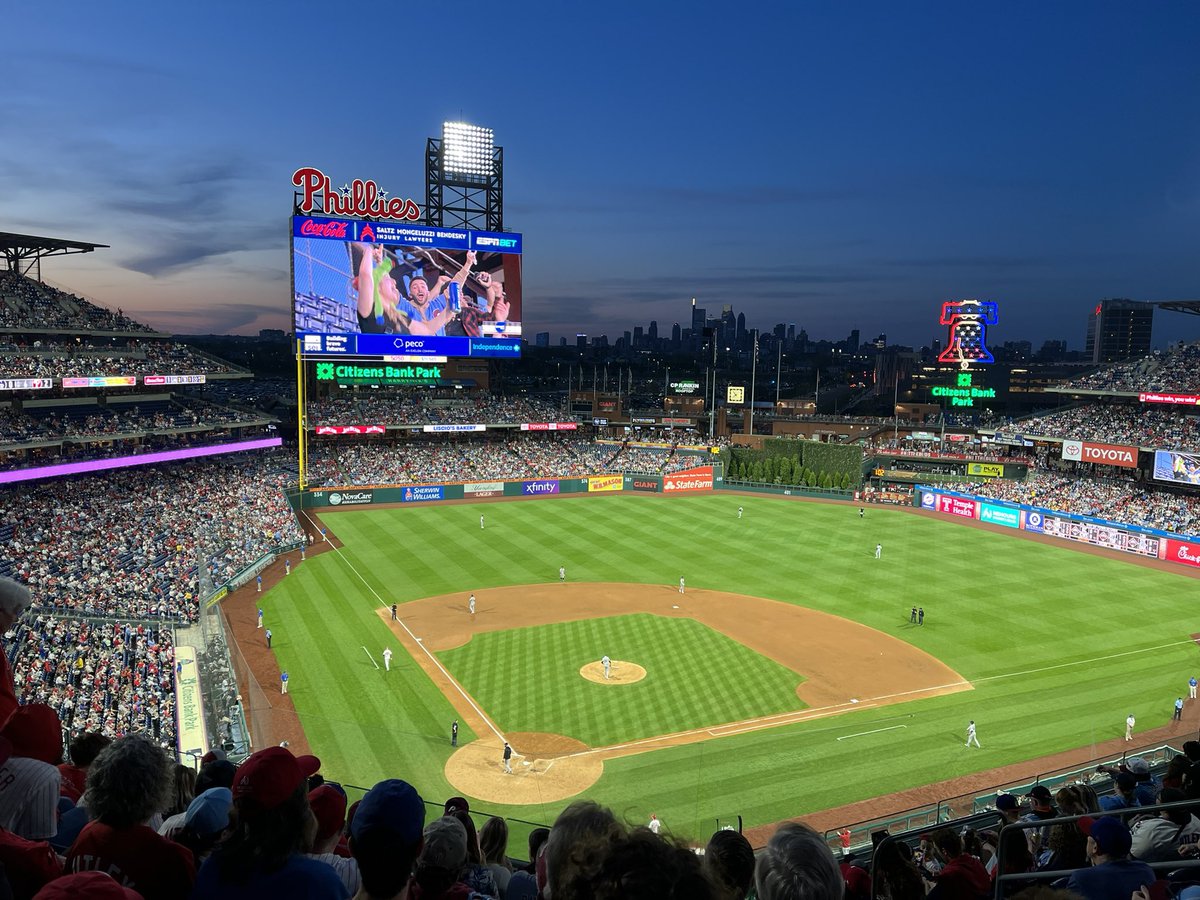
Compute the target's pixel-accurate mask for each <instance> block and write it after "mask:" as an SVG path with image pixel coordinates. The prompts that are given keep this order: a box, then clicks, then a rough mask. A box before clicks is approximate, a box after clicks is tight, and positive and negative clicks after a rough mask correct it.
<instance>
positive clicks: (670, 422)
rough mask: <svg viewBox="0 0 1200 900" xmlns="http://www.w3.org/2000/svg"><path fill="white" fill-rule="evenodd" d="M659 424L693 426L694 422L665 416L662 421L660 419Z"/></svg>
mask: <svg viewBox="0 0 1200 900" xmlns="http://www.w3.org/2000/svg"><path fill="white" fill-rule="evenodd" d="M659 423H660V424H662V425H691V424H692V420H691V419H681V418H678V417H671V416H663V417H662V418H661V419H659Z"/></svg>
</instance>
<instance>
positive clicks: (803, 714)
mask: <svg viewBox="0 0 1200 900" xmlns="http://www.w3.org/2000/svg"><path fill="white" fill-rule="evenodd" d="M470 593H471V592H469V591H463V592H459V593H454V594H445V595H442V596H439V597H427V598H425V599H423V600H416V601H413V602H411V603H406V604H404V605H403V606H402V607H401V612H402V615H401V621H400V622H392V621H390V619H391V613H390V611H389V610H388V609H386V608H380V609H379V610H378V613H379V616H380V618H381V619H382V620H383V621H384V622H386V623H387V624H388V626H389V627H390V628H391V629H392V631H393V633H394V634H395V635H396V637H397V639H398V640H399V641H400V643H401V644H403V645H404V646H405V648H406V649H407V650H408V651H409V652H410V653H411V654H412V656H413V658H414V659H416V661H417V662H418V664H419V665H420V666H421V667H422V668H423V669H424V671H425V672H426V674H428V675H429V677H430V678H431V679H432V680H433V681H434V683H435V684H437V685H438V686H439V687H440V688H441V690H442V691H443V692H444V693H445V695H446V697H447V698H448V699H449V700H450V702H451V704H452V705H453V706H454V708H455V710H456V711H457V712H458V714H459V717H460V718H461V719H462V720H463V721H465V722H466V723H467V724H468V725H470V727H471V729H472V731H474V732H475V733H476V734H478V735H480V736H481V738H480V739H479V740H477V741H473V742H472V743H470V744H468V745H466V746H463V747H460V748H459V749H458V751H456V752H455V754H454V755H453V756H451V758H450V760H449V761H448V762H447V764H446V770H445V774H446V778H447V780H448V781H449V782H450V783H451V784H453V785H454V786H455V787H456V788H458V789H459V790H461V791H463V793H464V794H466V795H467V796H472V797H476V798H478V799H481V800H490V801H493V802H504V803H518V804H519V803H546V802H554V801H558V800H565V799H567V798H568V797H572V796H574V795H576V794H578V793H580V792H582V791H585V790H587V789H588V788H589V787H591V786H592V785H593V784H595V782H596V781H597V780H599V778H600V776H601V775H602V774H603V771H604V766H603V763H604V760H606V759H613V758H616V757H620V756H628V755H632V754H636V753H644V752H647V751H650V750H658V749H662V748H665V747H672V746H679V745H681V744H688V743H695V742H698V741H703V740H709V739H711V738H714V737H722V736H726V735H732V734H741V733H745V732H749V731H757V730H761V729H766V728H774V727H777V726H780V725H788V724H792V723H795V722H801V721H806V720H808V719H815V718H822V717H825V716H831V715H837V714H838V713H842V712H847V711H849V710H851V709H856V710H857V709H865V708H870V707H882V706H887V705H890V704H894V703H901V702H906V701H908V700H915V699H918V698H922V697H933V696H938V695H941V694H948V693H954V692H957V691H964V690H970V689H971V685H970V683H969V682H967V681H966V679H964V678H963V677H962V676H961V675H960V674H959V673H957V672H955V671H954V670H953V669H951V668H950V667H949V666H947V665H945V664H944V663H943V662H941V661H940V660H938V659H936V658H935V657H933V656H930V655H929V654H928V653H925V652H924V651H922V650H920V649H918V648H917V647H914V646H913V645H911V644H908V643H905V642H904V641H902V640H900V639H898V638H896V637H893V636H892V635H889V634H887V633H885V632H882V631H877V630H875V629H873V628H869V627H867V626H865V625H860V624H858V623H857V622H852V621H850V620H849V619H844V618H841V617H840V616H834V615H831V614H829V613H824V612H819V611H817V610H813V609H808V608H806V607H803V606H795V605H793V604H790V603H783V602H781V601H778V600H767V599H764V598H762V597H749V596H745V595H741V594H731V593H725V592H722V591H706V590H696V589H692V590H689V591H688V592H687V593H686V594H684V595H682V596H681V595H680V594H679V593H678V589H677V586H675V585H645V584H611V583H591V584H573V583H570V582H568V583H565V584H563V583H558V582H553V583H549V584H543V585H517V586H512V587H504V588H488V589H486V590H485V589H480V590H476V591H475V592H474V593H475V597H476V613H475V615H474V616H471V615H470V614H469V613H468V612H467V597H468V596H469V595H470ZM632 613H651V614H654V615H660V616H672V617H675V618H691V619H695V620H696V621H698V622H701V623H703V624H705V625H707V626H708V627H710V628H712V629H714V630H716V631H719V632H721V633H722V634H724V635H726V636H728V637H730V638H732V639H733V640H735V641H737V642H739V643H741V644H743V645H744V646H746V647H748V648H749V649H751V650H754V651H755V652H757V653H760V654H762V655H763V656H766V657H767V658H769V659H772V660H774V661H775V662H777V663H779V664H781V665H783V666H786V667H788V668H789V669H792V670H793V671H795V672H797V673H799V674H800V675H802V676H804V678H805V679H806V680H805V681H804V682H803V683H802V684H801V685H800V686H799V687H798V688H797V691H796V693H797V695H798V696H799V697H800V699H801V700H803V701H804V702H805V703H806V704H807V705H808V708H807V709H802V710H797V711H795V712H789V713H782V714H777V715H772V716H765V717H762V718H758V719H751V720H747V721H744V722H726V723H721V722H714V723H712V725H711V726H708V727H705V728H698V729H695V730H692V731H687V732H681V733H676V734H664V735H658V736H656V737H651V738H645V739H642V740H636V741H630V742H627V743H622V744H615V745H612V746H609V747H586V746H585V745H583V744H580V743H579V742H578V741H574V740H572V739H571V738H569V737H563V736H561V735H545V734H510V735H508V736H507V739H508V741H509V743H510V744H511V745H512V747H513V750H514V753H515V754H516V756H515V758H514V762H513V764H512V769H513V772H512V773H511V774H509V773H507V772H505V771H504V764H503V760H502V748H503V741H504V739H505V736H504V735H503V734H502V733H501V732H500V730H499V729H498V728H497V727H496V726H495V725H494V723H492V721H491V720H490V719H489V718H488V716H487V711H486V710H484V709H482V708H481V707H480V706H479V704H478V703H477V702H476V701H475V700H474V698H472V697H471V696H470V694H469V693H468V692H467V690H466V688H464V686H462V685H460V684H458V682H457V681H455V680H454V679H453V677H452V676H451V675H450V674H449V672H447V671H446V670H445V669H444V668H443V667H442V665H441V663H440V662H439V661H438V660H437V658H436V656H435V654H436V653H437V652H439V651H441V650H449V649H452V648H454V647H460V646H462V645H463V644H465V643H467V642H468V641H469V640H470V639H471V638H472V637H473V636H474V635H476V634H482V633H485V632H489V631H506V630H509V629H512V628H523V627H531V626H537V625H551V624H555V623H558V622H573V621H579V620H584V619H594V618H597V617H601V616H618V615H628V614H632ZM589 665H595V666H596V668H597V669H600V665H599V663H598V662H596V663H592V664H589ZM584 668H585V669H586V668H588V666H585V667H584ZM620 671H621V669H620V668H617V669H614V671H613V674H614V675H616V674H617V673H618V672H620ZM581 674H582V672H581ZM600 678H601V679H603V671H602V670H601V671H600ZM881 685H885V686H886V688H883V689H881V687H880V686H881ZM881 690H883V691H886V693H881ZM547 751H549V752H547ZM526 762H528V763H529V765H525V763H526Z"/></svg>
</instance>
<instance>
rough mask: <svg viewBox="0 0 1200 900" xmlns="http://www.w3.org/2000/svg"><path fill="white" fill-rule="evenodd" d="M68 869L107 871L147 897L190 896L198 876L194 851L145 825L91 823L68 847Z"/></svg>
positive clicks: (160, 899) (166, 899)
mask: <svg viewBox="0 0 1200 900" xmlns="http://www.w3.org/2000/svg"><path fill="white" fill-rule="evenodd" d="M66 869H67V872H68V873H73V872H88V871H92V870H98V871H101V872H107V873H108V874H109V875H111V876H112V877H113V878H114V879H116V880H117V881H119V882H120V883H121V884H123V885H124V886H125V887H127V888H131V889H133V890H135V891H137V892H138V893H139V894H141V895H142V896H143V897H145V898H146V900H176V898H179V897H186V896H187V895H188V894H190V893H191V892H192V884H193V883H194V882H195V880H196V864H195V861H194V860H193V859H192V851H191V850H189V849H187V847H183V846H180V845H179V844H176V843H175V842H174V841H169V840H167V839H166V838H164V837H161V836H160V835H159V834H158V833H157V832H155V831H154V829H152V828H147V827H146V826H145V825H134V826H132V827H130V828H112V827H111V826H108V825H105V824H104V823H103V822H90V823H88V825H87V826H85V827H84V829H83V831H81V832H79V837H77V838H76V839H75V843H74V844H72V845H71V849H70V850H68V851H67V865H66Z"/></svg>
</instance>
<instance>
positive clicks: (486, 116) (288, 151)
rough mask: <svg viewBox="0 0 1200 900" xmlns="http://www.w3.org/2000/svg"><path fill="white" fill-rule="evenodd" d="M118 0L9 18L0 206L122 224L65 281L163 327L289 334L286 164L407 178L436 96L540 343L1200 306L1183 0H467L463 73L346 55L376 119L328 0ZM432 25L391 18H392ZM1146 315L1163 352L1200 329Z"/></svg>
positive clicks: (417, 27)
mask: <svg viewBox="0 0 1200 900" xmlns="http://www.w3.org/2000/svg"><path fill="white" fill-rule="evenodd" d="M139 9H140V10H141V12H139ZM122 11H123V12H124V15H117V14H114V13H113V12H112V11H111V10H109V9H107V8H101V7H96V6H94V5H88V4H83V3H79V2H76V0H67V2H65V3H64V4H63V5H62V6H61V7H60V8H59V12H60V16H56V17H55V18H54V20H51V19H50V18H48V17H46V16H45V15H44V14H43V13H41V12H40V11H38V10H35V9H34V8H32V7H29V6H28V5H26V6H23V7H18V8H16V9H14V10H11V11H9V17H8V19H7V20H6V21H7V22H8V24H10V25H11V27H12V29H13V32H14V33H16V34H20V35H21V36H22V40H21V42H20V44H19V45H18V46H15V47H13V48H11V49H10V52H9V53H7V54H6V55H5V56H4V58H3V59H0V76H2V77H3V78H4V80H5V83H6V84H8V85H9V86H10V90H9V91H8V92H6V94H5V96H4V97H2V98H0V112H2V113H3V115H4V118H5V121H7V122H10V123H12V132H13V134H14V135H15V136H19V137H20V140H11V141H8V142H5V143H4V145H3V146H0V196H2V197H3V198H4V204H3V206H0V230H5V231H13V232H18V233H26V234H37V235H54V236H60V237H64V238H68V239H73V240H82V241H93V242H97V243H103V244H109V245H111V246H112V249H111V250H102V251H99V252H97V253H95V254H88V255H85V256H81V257H75V258H69V259H60V260H49V261H48V262H47V264H46V266H45V270H44V271H45V276H46V278H47V280H48V281H50V282H51V283H53V284H56V285H62V286H66V287H68V288H70V289H73V290H76V291H78V292H80V293H82V294H84V295H85V296H89V297H93V298H95V299H97V300H99V301H101V302H103V303H105V304H107V305H110V306H113V307H116V306H121V307H123V308H124V309H125V310H126V311H127V312H128V313H130V314H131V315H134V316H135V317H137V318H140V319H142V320H144V321H146V322H148V323H150V324H152V325H155V326H157V327H160V328H163V329H166V330H170V331H175V332H179V333H206V332H216V333H222V332H233V333H256V332H257V331H258V330H259V329H260V328H284V329H287V328H288V327H289V321H290V319H289V314H290V303H289V287H288V259H289V257H288V249H287V223H286V219H287V216H288V214H289V212H290V206H291V197H292V187H291V183H290V178H291V173H292V172H293V171H294V170H295V169H296V168H299V167H301V166H305V165H313V166H317V167H320V168H321V169H323V170H324V171H326V172H327V173H329V174H330V176H331V177H332V178H334V179H335V180H336V181H337V182H338V183H341V182H342V181H349V180H353V179H354V178H370V179H374V180H376V181H378V182H379V183H380V185H381V186H383V187H384V188H386V189H387V190H389V191H390V192H392V194H393V195H395V196H405V197H415V198H417V199H418V200H421V199H422V189H421V188H422V183H423V151H424V143H425V139H426V138H427V137H430V136H435V135H437V134H439V133H440V130H441V126H442V123H443V122H444V121H448V120H466V121H470V122H475V123H478V124H482V125H487V126H488V127H490V128H492V129H494V132H495V138H496V142H497V143H498V144H499V145H501V146H503V147H504V148H505V178H506V184H505V199H506V209H505V220H506V224H507V225H508V227H510V228H512V229H513V230H516V231H520V232H522V233H523V234H524V235H525V246H526V253H525V260H526V266H525V278H524V281H525V285H526V291H525V316H524V319H525V324H526V329H527V331H528V332H529V333H531V334H532V333H536V332H540V331H549V332H551V333H554V334H557V335H563V334H574V333H576V332H587V333H601V332H606V333H608V334H609V335H610V336H612V335H613V334H615V333H618V332H620V331H623V330H624V329H625V327H627V323H633V322H637V321H640V322H643V323H645V322H649V321H650V320H651V319H656V320H657V321H658V322H659V323H660V327H665V328H668V329H669V328H670V326H671V325H672V324H673V323H674V322H675V321H676V316H677V315H678V312H676V310H678V309H679V308H680V307H681V306H686V304H687V303H688V301H689V300H690V298H691V297H693V296H695V297H697V298H698V299H699V302H700V303H702V304H704V305H705V306H706V308H708V309H719V308H720V307H721V306H722V305H724V304H727V303H731V304H733V305H735V306H736V307H738V308H739V309H743V308H744V309H745V310H746V311H747V315H748V318H750V319H752V320H753V321H754V322H756V323H761V326H762V327H764V328H765V327H770V326H771V325H773V324H774V323H775V322H779V321H783V322H795V323H796V324H797V326H798V327H800V326H803V327H805V328H807V330H808V332H809V333H810V334H814V335H815V334H820V335H834V334H846V333H848V332H849V331H850V330H851V329H853V328H858V329H860V331H861V332H862V333H863V334H868V333H876V332H878V331H886V332H887V333H888V335H889V337H891V338H893V339H894V340H895V341H896V342H897V343H900V344H905V345H910V346H920V345H921V344H923V343H925V342H927V341H929V340H931V339H932V336H933V335H935V334H936V333H937V329H936V327H934V326H933V325H932V324H931V318H932V317H933V316H934V315H935V314H936V310H937V308H938V307H939V306H940V304H941V303H942V302H944V301H947V300H958V299H963V298H967V297H978V298H980V299H986V300H993V301H996V302H998V303H999V304H1000V305H1001V310H1002V312H1001V316H1002V318H1001V319H1000V321H999V323H998V325H997V330H998V334H1000V335H1003V336H1007V337H1010V338H1016V339H1028V340H1031V341H1032V342H1034V343H1035V344H1039V343H1040V342H1042V341H1044V340H1047V339H1062V340H1066V341H1067V342H1068V344H1069V345H1070V346H1073V347H1077V346H1081V345H1082V342H1083V339H1084V323H1085V318H1086V310H1087V309H1088V307H1089V305H1092V304H1094V303H1096V302H1098V301H1099V300H1101V299H1102V298H1106V297H1129V298H1133V299H1136V300H1168V299H1191V298H1197V297H1200V278H1197V275H1198V271H1197V268H1198V267H1197V265H1196V240H1195V235H1196V234H1197V233H1200V116H1198V115H1197V114H1196V113H1197V112H1200V109H1198V101H1197V96H1196V92H1195V91H1194V90H1191V86H1192V85H1194V84H1197V83H1200V55H1198V54H1196V53H1195V52H1194V41H1193V38H1194V35H1195V33H1196V31H1197V26H1200V8H1198V7H1196V6H1194V5H1183V4H1158V5H1151V6H1148V7H1139V8H1137V9H1134V8H1131V7H1128V6H1124V5H1121V4H1116V3H1083V2H1064V3H1061V4H1054V5H1051V6H1044V7H1038V8H1029V9H1024V10H1022V9H1015V10H1014V9H985V8H963V7H961V5H955V4H950V3H942V2H935V3H931V4H928V5H926V6H922V7H920V8H897V7H895V6H894V5H888V4H884V3H866V4H863V5H860V6H857V7H854V8H852V9H851V8H841V7H835V8H824V7H819V6H813V5H806V4H788V5H782V4H780V5H777V6H768V7H766V8H765V9H764V10H763V11H762V16H763V17H764V18H765V20H766V22H765V23H759V24H766V25H768V26H769V27H746V28H731V27H729V19H728V9H727V8H726V7H724V6H722V5H717V4H714V3H707V2H701V3H698V4H695V5H694V6H693V7H691V8H689V14H688V15H687V16H679V15H676V14H675V13H673V12H672V11H671V10H668V9H665V8H664V9H658V8H645V7H644V6H637V5H635V4H620V3H618V4H615V5H613V6H611V7H609V8H606V10H605V11H604V12H603V14H600V13H599V12H597V11H589V10H588V9H585V8H579V9H570V10H563V9H562V8H561V7H559V6H557V5H550V4H545V3H531V4H527V5H523V6H522V7H520V8H519V9H515V10H512V11H509V12H508V13H507V14H506V15H505V16H503V17H501V18H499V19H497V18H496V17H494V16H489V15H488V11H489V8H488V7H487V6H485V5H483V4H480V3H475V2H466V3H464V4H462V5H461V6H459V7H456V9H455V13H456V17H457V21H459V22H460V23H461V24H462V26H463V29H462V30H463V31H464V32H465V33H466V34H467V35H468V37H467V38H465V39H463V42H462V46H463V51H462V52H463V57H464V59H465V62H464V64H462V65H457V66H439V67H434V68H433V69H432V70H431V71H429V72H426V73H422V74H420V75H419V76H417V77H416V78H415V80H414V79H412V78H411V77H410V75H409V73H408V72H407V70H406V78H410V80H413V83H414V87H415V88H416V89H414V90H409V91H405V92H404V93H403V94H397V95H396V96H395V97H392V96H390V95H389V94H388V88H387V78H386V77H385V76H386V74H387V71H388V70H389V67H399V66H401V62H400V61H399V60H395V61H392V60H390V59H389V60H387V61H385V63H384V64H383V68H382V71H381V72H380V74H379V75H376V76H365V75H364V76H362V77H360V78H359V82H356V83H361V84H362V87H363V89H364V91H368V92H371V91H373V92H374V94H371V96H372V97H373V99H372V100H371V101H370V102H368V103H367V104H366V106H367V108H368V109H371V110H373V113H372V114H371V115H367V116H365V118H366V119H367V120H369V121H365V122H364V123H363V126H364V127H363V128H362V129H361V130H355V129H353V128H351V127H348V124H347V123H348V115H349V113H350V111H351V110H352V109H357V107H354V105H353V104H351V103H350V102H349V100H348V98H347V95H346V92H345V80H344V79H345V77H348V76H347V73H346V71H343V70H342V69H340V68H339V66H340V65H341V63H340V61H339V62H338V63H337V64H330V63H326V62H323V61H322V60H321V58H320V57H319V56H318V57H317V58H316V59H315V60H314V59H313V58H311V56H310V54H308V53H307V52H304V53H302V52H300V51H299V50H297V48H300V47H306V46H308V45H309V43H310V42H311V40H312V39H313V37H314V36H317V35H320V36H322V39H323V40H330V41H343V40H344V41H345V42H346V45H345V46H344V47H343V48H342V49H343V51H344V52H345V53H346V54H348V57H349V59H350V60H351V63H350V64H349V65H351V66H353V65H355V64H357V63H358V62H360V61H365V60H369V59H372V58H373V56H374V55H378V54H381V53H384V52H385V46H384V45H381V46H378V47H376V46H374V45H370V46H365V47H362V48H357V52H356V48H355V47H354V45H353V37H352V36H351V35H350V29H348V27H347V26H348V20H347V19H346V17H345V16H344V14H343V13H342V11H341V10H339V9H335V8H333V7H330V6H328V5H322V4H317V3H311V2H299V3H296V4H294V5H293V6H292V7H290V8H289V15H287V16H282V17H281V16H279V15H277V14H275V11H274V10H271V9H264V8H259V7H256V6H254V5H246V4H241V5H235V4H232V3H227V2H218V3H215V4H212V5H210V6H207V7H206V8H205V11H204V12H203V13H201V12H199V11H197V10H185V9H175V8H172V9H170V10H165V11H164V10H163V9H162V8H161V7H150V5H149V4H144V6H143V0H136V2H133V3H131V4H129V5H126V6H124V7H123V8H122ZM483 21H486V22H487V23H488V24H487V31H486V34H479V33H476V31H475V30H474V29H473V27H472V25H473V23H477V22H483ZM64 23H65V24H64ZM444 25H445V20H444V14H443V13H442V11H439V10H436V9H431V8H416V9H412V10H406V11H405V19H404V30H405V33H406V34H410V35H417V36H429V37H431V36H433V35H435V34H437V33H438V32H439V29H441V28H443V27H444ZM585 33H586V34H588V35H589V40H588V41H587V42H580V41H579V40H578V36H579V35H580V34H585ZM184 35H186V38H183V37H181V36H184ZM343 36H344V37H343ZM421 39H422V38H421V37H418V38H417V40H421ZM215 46H219V47H220V48H221V57H220V64H219V65H218V64H216V60H215V58H214V57H213V56H212V55H211V48H212V47H215ZM1114 47H1119V48H1120V53H1119V54H1117V55H1115V56H1114V54H1113V48H1114ZM614 52H619V54H620V56H621V58H630V59H637V60H638V61H639V62H638V65H637V66H623V65H617V66H614V65H613V64H612V59H613V53H614ZM714 54H717V55H721V56H724V57H725V58H727V59H729V60H731V63H730V64H728V65H723V64H721V63H719V62H716V63H714V62H713V61H712V60H711V59H710V58H709V57H711V56H713V55H714ZM733 61H736V62H733ZM358 71H359V72H360V75H361V73H363V72H365V71H366V69H360V70H358ZM481 72H489V73H494V74H489V77H488V78H487V79H483V81H484V82H487V85H486V87H485V88H481V87H480V84H481V79H480V77H479V76H480V73H481ZM372 78H375V79H377V80H376V81H372ZM364 79H365V80H364ZM645 98H649V99H650V100H651V101H653V102H641V101H642V100H643V99H645ZM1160 322H1163V323H1167V324H1165V325H1163V327H1164V328H1165V329H1166V330H1167V332H1169V333H1167V334H1164V335H1161V336H1160V335H1156V337H1155V343H1156V345H1161V344H1163V343H1165V342H1166V341H1167V340H1169V339H1171V338H1173V337H1181V338H1194V337H1200V320H1191V319H1185V318H1183V317H1179V316H1175V317H1170V318H1168V317H1167V316H1162V317H1160ZM680 324H681V325H683V320H682V319H680ZM1002 339H1003V338H1002Z"/></svg>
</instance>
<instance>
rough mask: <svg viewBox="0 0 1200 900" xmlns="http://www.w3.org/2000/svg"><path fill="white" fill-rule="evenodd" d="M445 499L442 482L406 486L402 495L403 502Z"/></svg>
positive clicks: (401, 500)
mask: <svg viewBox="0 0 1200 900" xmlns="http://www.w3.org/2000/svg"><path fill="white" fill-rule="evenodd" d="M330 499H332V498H330ZM445 499H446V489H445V488H444V487H443V486H442V485H440V484H418V485H414V486H412V487H406V488H405V489H404V493H403V494H401V495H400V502H402V503H422V502H424V501H427V500H445Z"/></svg>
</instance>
